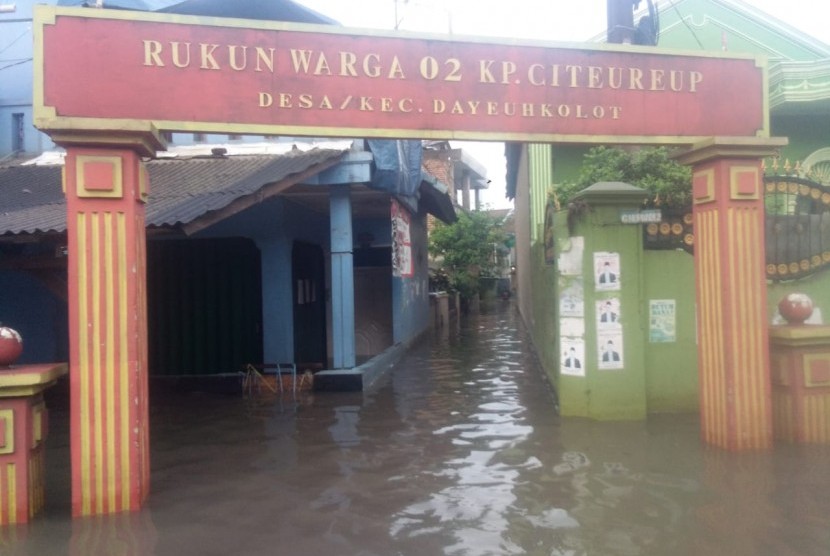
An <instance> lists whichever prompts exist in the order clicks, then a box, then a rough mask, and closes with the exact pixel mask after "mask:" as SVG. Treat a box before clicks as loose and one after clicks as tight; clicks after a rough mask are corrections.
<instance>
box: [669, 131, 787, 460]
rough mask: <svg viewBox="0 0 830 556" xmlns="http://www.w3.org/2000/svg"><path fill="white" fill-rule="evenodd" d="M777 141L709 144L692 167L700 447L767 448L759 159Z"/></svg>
mask: <svg viewBox="0 0 830 556" xmlns="http://www.w3.org/2000/svg"><path fill="white" fill-rule="evenodd" d="M783 143H784V141H782V140H780V139H763V138H757V139H756V138H747V139H734V138H733V139H719V138H716V139H712V140H709V141H706V142H704V143H702V144H701V145H698V146H696V147H695V148H693V149H692V150H691V151H689V152H688V153H686V154H684V155H683V156H681V157H679V158H680V160H681V161H683V162H686V163H690V164H692V165H693V177H692V187H693V201H694V209H693V212H694V224H695V281H696V284H697V311H698V316H697V318H698V322H697V328H698V358H699V363H698V367H699V374H700V410H701V434H702V437H703V440H704V441H705V442H706V443H708V444H712V445H715V446H718V447H721V448H725V449H729V450H753V449H767V448H770V447H771V446H772V407H771V401H770V388H771V387H770V375H769V348H768V345H769V341H768V335H767V333H768V315H767V312H768V311H767V291H766V278H765V270H764V197H763V191H764V189H763V173H762V169H761V160H762V158H763V157H765V156H769V155H770V154H773V153H774V152H775V149H776V148H777V147H779V146H780V145H782V144H783Z"/></svg>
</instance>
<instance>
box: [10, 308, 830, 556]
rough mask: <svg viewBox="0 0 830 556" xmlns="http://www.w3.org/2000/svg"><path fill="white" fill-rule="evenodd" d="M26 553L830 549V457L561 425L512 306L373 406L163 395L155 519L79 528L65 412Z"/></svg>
mask: <svg viewBox="0 0 830 556" xmlns="http://www.w3.org/2000/svg"><path fill="white" fill-rule="evenodd" d="M51 418H52V435H51V437H50V438H49V441H48V442H49V452H48V454H47V457H48V461H47V466H48V468H49V478H48V485H47V488H48V491H47V508H46V510H45V512H44V513H43V514H42V515H40V516H39V517H37V518H36V519H35V520H34V521H33V522H32V523H31V524H30V525H29V526H28V527H25V526H20V527H7V528H4V529H0V539H2V541H1V542H0V554H4V555H5V554H13V555H15V556H16V555H38V556H40V555H52V554H55V555H58V554H73V555H83V556H86V555H98V554H101V555H145V554H148V555H149V554H157V555H217V556H219V555H223V556H224V555H237V554H238V555H259V554H277V555H282V554H285V555H292V556H293V555H308V556H315V555H321V556H332V555H349V556H351V555H356V556H376V555H377V556H397V555H458V556H466V555H471V556H472V555H502V554H529V555H557V556H559V555H563V556H564V555H567V556H581V555H624V556H634V555H661V556H662V555H748V556H749V555H752V556H755V555H776V556H778V555H781V556H788V555H816V556H827V555H828V554H830V448H828V447H825V446H794V445H787V444H779V445H778V446H776V448H775V450H774V451H773V452H771V453H761V454H757V453H753V454H731V453H727V452H723V451H720V450H715V449H708V448H706V447H704V446H703V445H702V444H701V443H700V441H699V438H698V422H697V417H696V416H695V415H683V416H659V417H652V418H651V419H649V421H648V422H644V423H597V422H592V421H587V420H581V419H566V418H559V417H557V415H556V413H555V401H554V396H553V395H552V392H551V389H550V387H549V386H548V384H547V383H546V382H545V380H544V379H543V378H542V374H541V372H540V369H539V367H538V364H537V362H536V360H535V359H534V356H533V354H532V353H531V351H530V347H529V342H528V339H527V336H526V335H525V333H524V331H523V330H522V329H521V326H520V323H519V319H518V317H517V316H516V314H515V312H514V311H513V309H512V308H511V307H510V306H509V304H505V305H502V306H499V307H496V308H494V309H491V310H490V311H489V312H488V311H487V310H486V308H485V311H484V312H483V314H482V315H480V316H478V317H474V318H471V319H470V320H469V321H468V322H467V323H465V324H464V325H463V326H462V328H461V330H460V331H459V333H458V334H453V335H452V336H451V337H450V338H449V339H443V340H442V339H439V338H436V337H433V338H431V339H430V340H429V341H427V342H424V343H423V344H421V345H419V346H417V347H416V348H415V349H413V350H412V351H411V352H410V353H409V354H408V355H407V356H406V357H405V358H404V359H403V360H402V361H401V362H400V363H399V364H397V365H396V366H395V368H394V370H393V371H392V372H391V373H390V374H389V376H388V377H386V378H384V379H383V380H382V381H381V383H380V385H379V386H378V388H377V389H376V390H375V391H374V392H372V393H370V394H343V393H318V394H304V395H298V396H297V398H296V399H292V397H291V396H290V395H288V396H286V397H284V398H281V399H274V398H271V399H260V400H257V401H251V400H245V399H241V398H240V397H237V396H227V395H219V394H209V393H200V392H189V393H178V394H171V395H164V396H162V395H158V396H155V398H154V399H153V400H152V416H151V431H152V432H151V437H152V441H151V442H152V443H151V448H152V493H151V496H150V499H149V501H148V503H147V504H146V507H145V508H144V510H143V511H141V512H138V513H135V514H124V515H120V516H113V517H102V518H92V519H77V520H72V519H70V517H69V515H70V502H69V500H70V489H69V463H68V460H69V456H68V444H69V443H68V431H67V430H66V427H65V425H64V424H63V422H65V420H66V410H65V408H62V407H60V403H57V404H56V406H55V407H53V410H52V415H51Z"/></svg>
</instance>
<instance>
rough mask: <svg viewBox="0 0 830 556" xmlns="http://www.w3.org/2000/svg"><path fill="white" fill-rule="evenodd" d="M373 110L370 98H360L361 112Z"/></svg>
mask: <svg viewBox="0 0 830 556" xmlns="http://www.w3.org/2000/svg"><path fill="white" fill-rule="evenodd" d="M374 110H375V109H374V108H372V97H360V111H361V112H373V111H374Z"/></svg>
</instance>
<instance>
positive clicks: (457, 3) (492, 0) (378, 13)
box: [295, 0, 830, 208]
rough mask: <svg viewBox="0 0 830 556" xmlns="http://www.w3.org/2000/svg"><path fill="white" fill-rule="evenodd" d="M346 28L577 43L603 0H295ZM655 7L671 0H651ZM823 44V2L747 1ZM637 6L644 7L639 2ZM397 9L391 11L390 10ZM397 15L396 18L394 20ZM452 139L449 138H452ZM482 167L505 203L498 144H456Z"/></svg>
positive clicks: (598, 18) (828, 6)
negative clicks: (395, 29)
mask: <svg viewBox="0 0 830 556" xmlns="http://www.w3.org/2000/svg"><path fill="white" fill-rule="evenodd" d="M295 1H297V2H299V3H300V4H303V5H305V6H307V7H309V8H312V9H314V10H316V11H318V12H320V13H322V14H325V15H327V16H329V17H331V18H332V19H335V20H337V21H339V22H340V23H342V24H343V25H346V26H348V27H358V28H367V29H394V28H395V26H396V21H397V26H398V28H399V29H402V30H406V31H415V32H424V33H450V32H451V33H453V34H454V35H472V36H479V37H513V38H519V39H533V40H544V41H555V42H583V41H586V40H588V39H590V38H592V37H594V36H596V35H598V34H599V33H602V32H603V31H604V30H605V25H606V13H605V7H606V0H570V1H566V0H406V1H405V0H398V1H397V2H395V0H361V1H360V2H345V1H344V0H295ZM657 3H658V4H659V5H661V6H665V5H666V3H671V0H657ZM747 3H748V4H751V5H752V6H753V7H755V8H757V9H759V10H762V11H764V12H766V13H768V14H770V15H771V16H773V17H775V18H776V19H779V20H781V21H783V22H784V23H787V24H789V25H791V26H793V27H795V28H797V29H799V30H801V31H803V32H804V33H806V34H808V35H811V36H813V37H814V38H816V39H819V40H821V41H822V42H825V43H830V2H828V1H827V0H786V1H785V0H752V1H751V2H747ZM641 6H645V2H642V4H641ZM396 8H397V9H396ZM396 14H397V19H396ZM454 143H455V142H454ZM460 146H463V148H464V149H465V150H467V151H469V152H470V153H471V154H472V156H474V157H475V158H476V159H477V160H479V161H480V162H481V163H482V164H484V165H485V166H486V167H487V169H488V178H489V179H491V180H492V183H491V185H490V191H489V192H488V193H487V195H486V196H485V197H484V202H485V203H488V204H490V205H491V206H492V207H493V208H499V207H506V206H510V203H508V202H507V201H506V200H505V199H504V174H505V170H504V157H503V150H504V147H503V145H502V144H501V143H479V144H475V145H472V144H469V145H468V144H461V145H460Z"/></svg>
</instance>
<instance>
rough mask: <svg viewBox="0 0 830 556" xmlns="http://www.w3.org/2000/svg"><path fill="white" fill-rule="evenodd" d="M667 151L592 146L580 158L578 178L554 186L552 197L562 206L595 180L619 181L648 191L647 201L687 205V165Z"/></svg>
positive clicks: (689, 177) (689, 181) (689, 178)
mask: <svg viewBox="0 0 830 556" xmlns="http://www.w3.org/2000/svg"><path fill="white" fill-rule="evenodd" d="M669 154H670V152H669V150H668V149H667V148H665V147H658V148H653V147H649V148H638V149H621V148H617V147H593V148H592V149H591V150H589V151H588V153H587V154H586V155H585V158H584V159H583V161H582V169H581V170H580V174H579V178H578V179H577V180H576V181H575V182H572V183H566V184H563V185H562V186H560V187H559V188H557V190H556V197H557V198H558V200H559V202H560V204H561V205H563V206H565V205H566V204H567V203H568V202H569V201H570V200H571V199H572V198H573V196H574V195H575V194H576V193H578V192H579V191H582V190H583V189H585V188H586V187H589V186H591V185H593V184H595V183H597V182H601V181H621V182H625V183H628V184H631V185H635V186H637V187H641V188H643V189H645V190H646V191H648V192H649V193H651V198H650V204H653V205H656V206H660V205H662V206H669V207H675V208H685V207H688V206H690V205H691V199H692V173H691V169H690V168H689V167H688V166H683V165H682V164H680V163H678V162H676V161H674V160H673V159H671V158H670V156H669Z"/></svg>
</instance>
